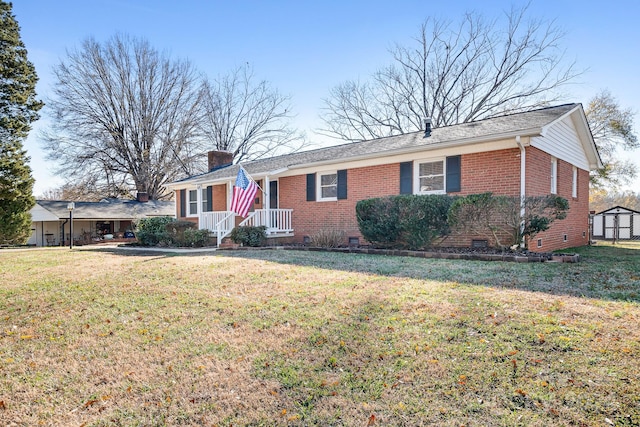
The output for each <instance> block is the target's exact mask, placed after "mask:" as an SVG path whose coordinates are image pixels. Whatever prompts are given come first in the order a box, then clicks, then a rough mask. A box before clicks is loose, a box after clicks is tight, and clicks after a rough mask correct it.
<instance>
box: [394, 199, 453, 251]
mask: <svg viewBox="0 0 640 427" xmlns="http://www.w3.org/2000/svg"><path fill="white" fill-rule="evenodd" d="M453 200H454V198H453V197H451V196H447V195H444V194H432V195H423V196H418V195H416V196H411V195H409V196H398V197H397V203H398V221H399V228H400V233H399V236H398V246H399V247H401V248H404V249H414V250H415V249H426V248H428V247H430V246H432V245H433V242H434V241H436V240H437V239H439V238H441V237H444V236H446V235H447V234H449V224H448V222H447V212H448V211H449V207H450V206H451V203H452V202H453Z"/></svg>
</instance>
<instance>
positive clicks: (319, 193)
mask: <svg viewBox="0 0 640 427" xmlns="http://www.w3.org/2000/svg"><path fill="white" fill-rule="evenodd" d="M325 175H335V176H336V196H335V197H322V185H321V183H322V177H323V176H325ZM337 200H338V171H337V170H334V171H322V172H318V173H316V201H317V202H335V201H337Z"/></svg>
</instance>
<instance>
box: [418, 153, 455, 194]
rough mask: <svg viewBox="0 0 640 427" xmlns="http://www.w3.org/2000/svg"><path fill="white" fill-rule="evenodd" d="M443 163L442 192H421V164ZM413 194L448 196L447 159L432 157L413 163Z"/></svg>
mask: <svg viewBox="0 0 640 427" xmlns="http://www.w3.org/2000/svg"><path fill="white" fill-rule="evenodd" d="M435 162H442V190H434V191H420V164H421V163H435ZM413 188H414V191H413V194H447V162H446V157H432V158H427V159H420V160H414V161H413Z"/></svg>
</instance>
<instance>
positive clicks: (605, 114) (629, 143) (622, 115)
mask: <svg viewBox="0 0 640 427" xmlns="http://www.w3.org/2000/svg"><path fill="white" fill-rule="evenodd" d="M585 114H586V115H587V120H588V121H589V127H590V128H591V134H592V135H593V139H594V141H595V143H596V145H597V147H598V153H600V158H601V159H602V163H603V164H604V167H603V168H602V169H599V170H596V171H594V172H592V173H591V183H592V184H593V185H594V186H595V187H613V188H616V187H618V186H619V185H621V184H628V183H630V182H631V181H632V180H633V179H634V178H635V177H636V176H637V173H638V170H637V167H636V165H635V164H634V163H633V162H631V161H630V160H628V159H627V160H624V159H621V158H620V157H619V154H620V151H627V150H635V149H636V148H639V147H640V141H638V137H637V136H636V134H635V132H634V130H633V118H634V116H635V114H634V112H633V111H632V110H631V109H629V108H627V109H623V108H621V107H620V105H619V103H618V100H616V99H615V98H614V97H613V96H612V95H611V93H609V92H608V91H606V90H604V91H602V92H600V93H598V94H597V95H596V96H594V97H593V98H592V99H591V101H589V105H588V106H587V108H586V110H585Z"/></svg>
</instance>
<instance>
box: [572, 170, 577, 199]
mask: <svg viewBox="0 0 640 427" xmlns="http://www.w3.org/2000/svg"><path fill="white" fill-rule="evenodd" d="M571 176H572V178H571V179H572V181H571V197H573V198H574V199H576V198H578V168H577V167H576V166H573V170H572V175H571Z"/></svg>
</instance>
